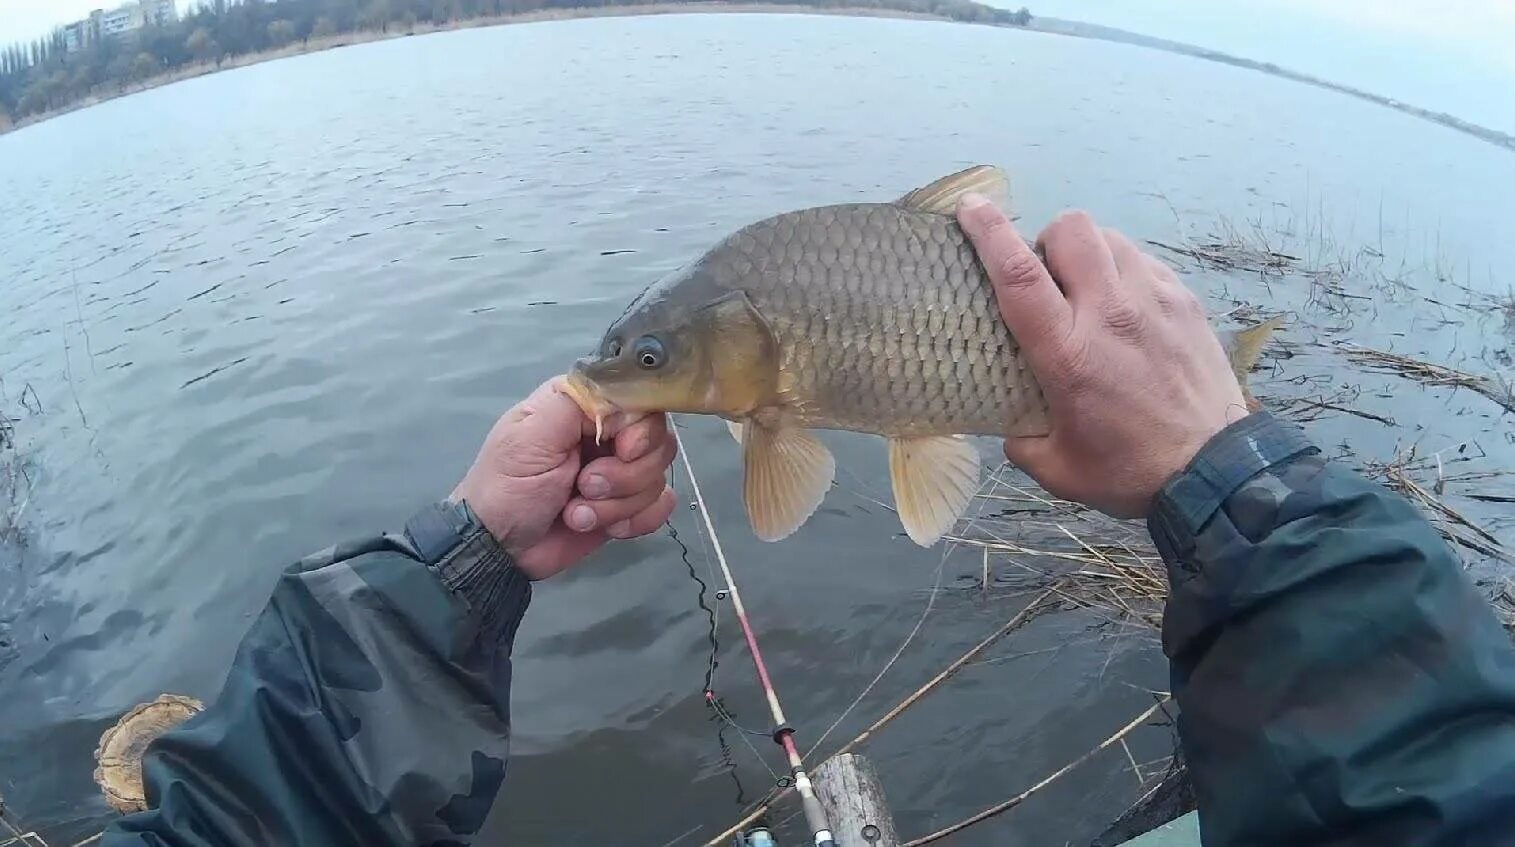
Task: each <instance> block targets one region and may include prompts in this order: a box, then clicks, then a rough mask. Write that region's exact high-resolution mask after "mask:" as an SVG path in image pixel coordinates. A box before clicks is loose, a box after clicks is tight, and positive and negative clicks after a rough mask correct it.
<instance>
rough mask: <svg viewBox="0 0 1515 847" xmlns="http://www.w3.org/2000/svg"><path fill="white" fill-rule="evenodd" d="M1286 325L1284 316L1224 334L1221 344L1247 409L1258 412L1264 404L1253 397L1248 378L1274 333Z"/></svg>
mask: <svg viewBox="0 0 1515 847" xmlns="http://www.w3.org/2000/svg"><path fill="white" fill-rule="evenodd" d="M1283 325H1284V316H1283V315H1277V316H1275V317H1272V318H1269V319H1268V320H1266V321H1263V322H1262V323H1260V324H1258V325H1256V326H1249V327H1247V328H1246V329H1238V330H1232V331H1230V332H1226V333H1222V334H1221V337H1220V343H1221V346H1222V347H1223V348H1225V351H1226V358H1227V359H1228V360H1229V361H1230V362H1231V372H1232V373H1234V374H1235V375H1236V381H1237V382H1238V383H1239V384H1240V385H1241V393H1242V396H1243V397H1244V398H1246V401H1247V409H1248V410H1250V411H1254V412H1255V411H1257V410H1258V409H1261V408H1262V404H1261V403H1258V402H1257V398H1255V397H1253V396H1252V392H1251V390H1250V389H1249V388H1248V387H1247V378H1248V376H1249V375H1250V374H1251V373H1252V368H1253V367H1254V366H1256V365H1257V360H1258V359H1259V358H1260V357H1261V356H1262V351H1263V348H1264V347H1265V346H1267V344H1268V339H1269V338H1271V337H1272V336H1273V333H1274V332H1275V331H1276V330H1277V329H1278V328H1279V327H1281V326H1283Z"/></svg>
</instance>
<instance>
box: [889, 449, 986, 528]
mask: <svg viewBox="0 0 1515 847" xmlns="http://www.w3.org/2000/svg"><path fill="white" fill-rule="evenodd" d="M978 468H979V459H978V451H977V450H975V449H974V447H973V445H972V444H971V443H970V442H969V441H968V440H967V439H964V438H961V437H959V436H954V435H931V436H924V437H913V438H891V439H889V475H890V477H891V478H892V479H893V482H894V506H895V508H896V509H898V510H899V513H900V523H902V524H904V525H905V532H906V534H908V535H909V536H910V540H912V541H914V542H915V543H916V544H919V545H921V546H922V547H930V546H931V545H933V544H935V543H936V542H937V540H938V539H940V538H941V537H942V536H943V535H944V534H946V532H947V530H949V529H951V528H952V525H953V524H955V523H957V519H958V518H960V517H962V516H963V512H965V511H967V509H968V503H969V501H971V500H972V499H973V495H974V494H975V493H976V492H977V491H978Z"/></svg>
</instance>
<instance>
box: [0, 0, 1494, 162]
mask: <svg viewBox="0 0 1515 847" xmlns="http://www.w3.org/2000/svg"><path fill="white" fill-rule="evenodd" d="M722 13H746V14H753V13H758V14H785V15H829V16H841V17H867V18H893V19H903V20H925V21H942V22H946V23H959V24H968V25H975V26H993V27H1001V28H1004V29H1024V30H1028V31H1031V32H1040V33H1045V34H1048V35H1062V36H1071V37H1074V38H1087V39H1093V40H1098V41H1109V42H1114V43H1119V44H1131V45H1134V46H1138V47H1145V48H1148V49H1152V50H1162V51H1164V52H1168V53H1176V54H1178V55H1182V56H1190V57H1193V58H1198V59H1205V60H1208V61H1212V62H1219V63H1221V64H1227V65H1231V66H1233V67H1240V68H1246V69H1248V70H1253V71H1258V72H1260V73H1265V74H1269V75H1271V76H1276V77H1280V78H1282V79H1287V80H1291V81H1293V82H1299V83H1304V84H1305V85H1313V86H1315V87H1317V88H1324V89H1327V90H1329V91H1334V92H1336V93H1338V94H1345V95H1347V96H1350V97H1356V98H1358V99H1360V100H1366V101H1368V102H1370V103H1374V104H1377V105H1379V106H1383V107H1385V108H1389V109H1394V110H1395V111H1398V112H1402V113H1404V114H1406V115H1410V116H1412V117H1416V118H1420V119H1421V120H1425V121H1430V122H1431V123H1435V124H1440V125H1441V126H1444V127H1446V128H1448V129H1452V130H1456V131H1458V132H1461V133H1464V134H1466V135H1471V136H1472V137H1474V138H1477V139H1480V140H1482V141H1486V142H1488V143H1489V144H1493V145H1495V146H1497V147H1502V148H1504V149H1506V150H1510V151H1515V135H1511V134H1510V133H1506V132H1501V131H1499V130H1496V129H1493V128H1491V127H1486V126H1482V125H1480V124H1476V123H1473V122H1472V121H1467V120H1463V119H1462V118H1459V117H1457V116H1455V115H1451V114H1448V113H1446V112H1437V111H1434V110H1432V109H1427V108H1424V107H1420V106H1415V105H1412V104H1409V103H1404V102H1402V101H1400V100H1396V99H1394V98H1392V97H1385V96H1383V95H1379V94H1374V93H1372V92H1370V91H1364V90H1363V89H1360V88H1355V87H1353V86H1350V85H1344V84H1341V83H1336V82H1331V81H1330V80H1326V79H1322V78H1320V77H1316V76H1311V75H1310V74H1306V73H1301V72H1299V71H1294V70H1290V69H1288V68H1283V67H1279V66H1278V65H1275V64H1273V63H1271V62H1260V61H1257V60H1254V59H1247V58H1243V57H1240V56H1233V55H1231V54H1229V53H1222V52H1220V51H1218V50H1210V49H1208V48H1205V47H1199V46H1196V45H1193V44H1185V43H1183V42H1179V41H1169V40H1167V39H1162V38H1155V37H1152V36H1147V35H1141V34H1139V33H1134V32H1129V31H1127V30H1121V29H1116V28H1114V27H1106V26H1101V25H1098V24H1089V23H1083V22H1081V21H1070V20H1062V19H1058V18H1038V17H1033V18H1032V19H1031V22H1030V24H1029V25H1028V26H1024V27H1022V26H1013V25H1008V24H1004V23H994V22H989V21H972V20H961V19H957V18H952V17H949V16H947V15H939V14H931V13H924V12H910V11H904V10H899V9H885V8H879V7H876V6H838V7H823V6H807V5H800V4H798V3H772V2H768V3H764V2H722V0H714V2H704V1H703V0H688V1H687V2H680V1H679V0H672V1H671V2H650V3H644V4H641V5H625V6H593V7H580V8H553V9H539V10H536V11H531V12H520V13H516V14H510V15H500V16H495V17H481V18H472V19H469V20H463V21H451V22H449V23H446V24H442V25H435V24H421V25H416V26H413V27H410V28H405V29H402V28H400V27H398V26H395V27H391V28H388V29H385V30H362V31H357V32H345V33H338V34H335V35H329V36H323V37H319V38H310V39H307V40H306V41H304V42H302V43H298V44H289V45H286V46H284V47H281V48H279V49H276V50H265V51H263V52H259V53H246V54H243V55H240V56H236V57H234V58H231V59H226V60H224V61H222V62H220V63H219V64H217V63H215V62H204V63H200V64H195V65H187V66H184V67H181V68H179V69H177V70H174V71H171V72H169V73H165V74H160V75H158V76H155V77H152V78H150V79H147V80H144V81H143V82H140V83H138V84H135V85H132V86H128V87H123V88H122V89H121V90H119V91H117V92H114V93H111V94H105V95H95V96H90V97H86V98H84V99H83V100H79V101H77V102H74V103H70V104H69V105H68V106H66V107H63V108H61V109H55V110H53V111H50V112H43V113H41V114H37V115H31V116H28V117H26V118H23V119H21V120H18V121H16V122H15V123H14V125H11V126H0V135H4V134H6V133H9V132H14V131H16V130H18V129H23V128H25V127H28V126H31V125H33V124H37V123H41V122H42V121H45V120H48V119H50V118H55V117H58V116H60V115H65V114H68V113H69V112H73V111H77V110H79V109H87V108H89V107H90V106H94V105H98V104H100V103H104V102H106V101H108V100H115V99H117V98H119V97H125V96H128V95H131V94H136V93H139V92H142V91H146V90H147V89H150V88H158V87H160V86H164V85H171V84H173V83H176V82H182V81H184V80H186V79H194V78H195V77H201V76H206V75H208V74H213V73H216V72H218V71H224V70H231V69H234V68H242V67H247V66H249V65H256V64H261V63H263V62H271V61H274V60H277V59H285V58H289V57H291V56H300V55H304V54H307V53H319V52H322V51H325V50H334V49H336V48H338V47H350V46H353V45H357V44H368V43H371V42H375V41H387V40H389V39H393V38H406V37H409V36H414V35H430V34H432V33H436V32H450V31H454V30H462V29H482V28H484V27H493V26H509V25H511V24H526V23H539V22H545V21H566V20H578V19H584V18H622V17H640V16H644V15H683V14H722Z"/></svg>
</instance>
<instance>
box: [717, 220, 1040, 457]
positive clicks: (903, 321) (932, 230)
mask: <svg viewBox="0 0 1515 847" xmlns="http://www.w3.org/2000/svg"><path fill="white" fill-rule="evenodd" d="M725 251H734V254H733V255H730V256H727V257H725V258H726V260H727V261H721V262H716V263H712V264H716V265H717V266H723V265H727V263H728V262H729V263H730V266H731V267H734V268H737V269H739V270H743V271H745V273H741V274H739V277H740V281H738V278H737V277H738V275H737V274H733V275H732V277H731V278H730V280H729V282H730V283H735V285H733V286H732V287H737V286H738V285H739V287H741V288H742V289H743V290H745V291H746V292H747V294H748V296H749V297H750V298H751V299H752V301H753V303H754V305H756V307H757V309H758V311H759V312H761V313H762V315H763V316H764V318H766V319H767V321H768V323H769V325H770V327H771V328H772V330H773V332H774V335H775V337H776V339H777V341H778V343H779V347H780V374H781V376H780V381H779V382H780V394H781V400H782V406H783V407H784V409H785V410H786V412H787V413H788V415H789V416H791V418H792V419H793V420H794V421H795V422H796V423H798V424H800V425H802V426H808V427H816V428H832V429H848V430H856V431H860V432H872V433H878V434H881V435H887V436H898V435H911V436H914V435H945V434H979V435H1010V434H1014V435H1031V434H1040V433H1044V432H1045V431H1046V427H1047V416H1046V404H1045V401H1044V400H1043V398H1042V393H1041V389H1040V388H1039V386H1038V385H1037V383H1036V380H1035V378H1034V377H1033V376H1032V374H1031V371H1030V368H1029V367H1028V366H1027V364H1026V361H1025V359H1024V357H1023V356H1022V355H1021V352H1020V349H1019V346H1018V345H1017V344H1016V342H1015V340H1014V339H1013V338H1012V337H1011V336H1010V333H1009V331H1008V330H1007V329H1006V328H1005V325H1004V322H1003V321H1002V320H1001V319H1000V317H999V312H998V307H997V305H996V303H995V299H994V293H993V290H992V288H991V287H990V284H989V281H988V279H987V277H986V276H985V274H984V272H983V269H982V266H981V265H980V264H979V262H978V260H977V258H976V257H975V254H974V252H973V250H972V247H971V246H970V245H969V243H968V241H967V238H966V236H964V235H963V232H962V230H961V229H959V228H958V226H957V224H956V222H955V221H953V220H952V219H951V218H949V217H946V216H943V215H934V214H926V213H920V212H914V211H911V210H908V209H904V208H901V207H898V206H895V205H892V204H858V205H848V206H827V207H821V208H816V209H806V210H803V211H800V212H794V213H792V214H788V215H781V216H779V217H777V218H773V219H770V220H769V221H765V222H763V223H762V224H760V225H757V226H753V227H748V228H747V229H746V230H743V231H742V233H740V234H739V235H738V236H737V237H735V238H733V239H731V240H729V241H728V242H727V244H726V245H724V249H723V250H722V251H720V252H725ZM709 258H711V259H719V258H721V257H716V256H712V257H709Z"/></svg>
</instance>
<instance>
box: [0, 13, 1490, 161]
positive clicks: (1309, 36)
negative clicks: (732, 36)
mask: <svg viewBox="0 0 1515 847" xmlns="http://www.w3.org/2000/svg"><path fill="white" fill-rule="evenodd" d="M3 2H5V0H0V3H3ZM988 2H990V3H992V5H996V6H1014V7H1019V6H1021V5H1026V6H1029V7H1030V9H1031V11H1032V13H1034V14H1036V13H1039V14H1043V15H1049V16H1052V17H1058V18H1069V19H1073V20H1081V21H1089V22H1091V23H1098V24H1104V25H1106V26H1113V27H1119V28H1121V29H1127V30H1131V31H1132V32H1140V33H1143V34H1145V35H1152V36H1157V37H1159V38H1168V39H1171V40H1174V41H1183V42H1187V43H1190V44H1197V45H1199V46H1201V47H1208V48H1211V49H1213V50H1220V51H1222V52H1226V53H1231V54H1234V55H1237V56H1244V57H1246V58H1248V59H1256V60H1258V61H1263V62H1272V63H1274V64H1276V65H1280V66H1282V67H1286V68H1290V69H1292V70H1296V71H1300V72H1303V73H1307V74H1312V75H1314V76H1318V77H1321V78H1323V79H1328V80H1331V81H1332V82H1338V83H1343V84H1346V85H1352V86H1356V87H1358V88H1362V89H1364V90H1367V91H1371V92H1373V93H1375V94H1382V95H1385V96H1387V97H1394V98H1397V99H1399V100H1403V101H1404V102H1406V103H1412V104H1414V105H1417V106H1424V107H1427V108H1430V109H1435V110H1437V111H1445V112H1449V113H1451V114H1453V115H1456V116H1457V117H1460V118H1464V119H1466V120H1470V121H1473V122H1474V123H1479V124H1483V125H1485V126H1489V127H1492V128H1494V129H1499V130H1502V131H1504V132H1509V133H1515V45H1512V41H1515V0H988Z"/></svg>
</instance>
